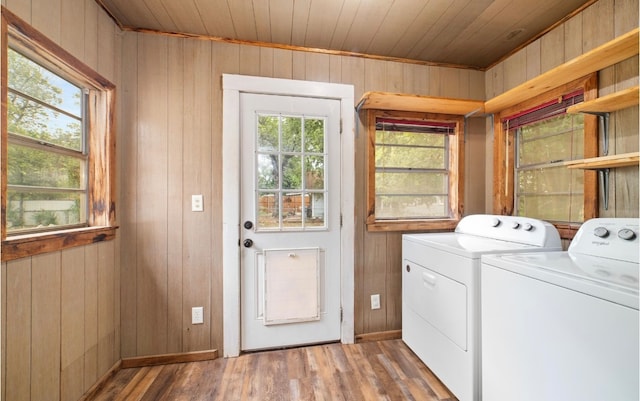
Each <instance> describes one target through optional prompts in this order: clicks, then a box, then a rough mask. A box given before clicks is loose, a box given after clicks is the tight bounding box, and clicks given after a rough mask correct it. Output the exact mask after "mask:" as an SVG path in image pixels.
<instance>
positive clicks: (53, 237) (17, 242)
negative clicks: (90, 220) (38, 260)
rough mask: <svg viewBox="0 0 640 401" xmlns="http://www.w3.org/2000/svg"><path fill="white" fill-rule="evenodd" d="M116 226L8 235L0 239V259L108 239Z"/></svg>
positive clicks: (11, 258)
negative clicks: (0, 248)
mask: <svg viewBox="0 0 640 401" xmlns="http://www.w3.org/2000/svg"><path fill="white" fill-rule="evenodd" d="M117 228H118V227H117V226H114V227H86V228H78V229H73V230H64V231H52V232H47V233H39V234H29V235H19V236H14V237H10V238H7V239H5V240H3V241H2V252H1V255H2V261H3V262H6V261H8V260H14V259H20V258H24V257H28V256H34V255H38V254H41V253H47V252H55V251H60V250H63V249H67V248H72V247H75V246H82V245H89V244H92V243H95V242H102V241H110V240H112V239H114V238H115V236H116V229H117Z"/></svg>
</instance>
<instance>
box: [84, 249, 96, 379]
mask: <svg viewBox="0 0 640 401" xmlns="http://www.w3.org/2000/svg"><path fill="white" fill-rule="evenodd" d="M84 294H85V296H84V390H85V391H86V390H88V389H89V388H90V387H91V386H92V385H93V384H94V383H95V382H96V381H97V380H98V245H96V244H93V245H89V246H86V247H84Z"/></svg>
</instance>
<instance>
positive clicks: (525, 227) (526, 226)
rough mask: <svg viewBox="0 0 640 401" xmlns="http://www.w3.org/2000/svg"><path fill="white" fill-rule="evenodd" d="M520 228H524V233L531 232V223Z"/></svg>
mask: <svg viewBox="0 0 640 401" xmlns="http://www.w3.org/2000/svg"><path fill="white" fill-rule="evenodd" d="M522 228H524V231H531V230H533V226H532V225H531V223H524V225H523V226H522Z"/></svg>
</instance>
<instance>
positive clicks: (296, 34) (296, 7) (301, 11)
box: [285, 0, 312, 46]
mask: <svg viewBox="0 0 640 401" xmlns="http://www.w3.org/2000/svg"><path fill="white" fill-rule="evenodd" d="M311 3H312V1H311V0H300V1H295V2H294V4H293V10H292V18H291V21H290V22H285V24H287V23H288V24H291V38H290V39H289V40H288V41H287V43H291V44H292V45H295V46H304V45H305V43H306V37H307V25H308V24H309V21H310V20H311V19H312V18H311Z"/></svg>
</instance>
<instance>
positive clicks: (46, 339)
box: [31, 252, 60, 401]
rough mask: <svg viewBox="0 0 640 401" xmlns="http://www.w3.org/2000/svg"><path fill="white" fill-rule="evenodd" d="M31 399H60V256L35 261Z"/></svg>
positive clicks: (32, 283)
mask: <svg viewBox="0 0 640 401" xmlns="http://www.w3.org/2000/svg"><path fill="white" fill-rule="evenodd" d="M31 272H32V276H31V288H32V293H31V299H32V304H31V328H32V331H31V398H32V399H35V400H44V399H49V400H52V401H55V400H59V399H60V253H59V252H53V253H48V254H45V255H38V256H34V257H33V258H32V261H31Z"/></svg>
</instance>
